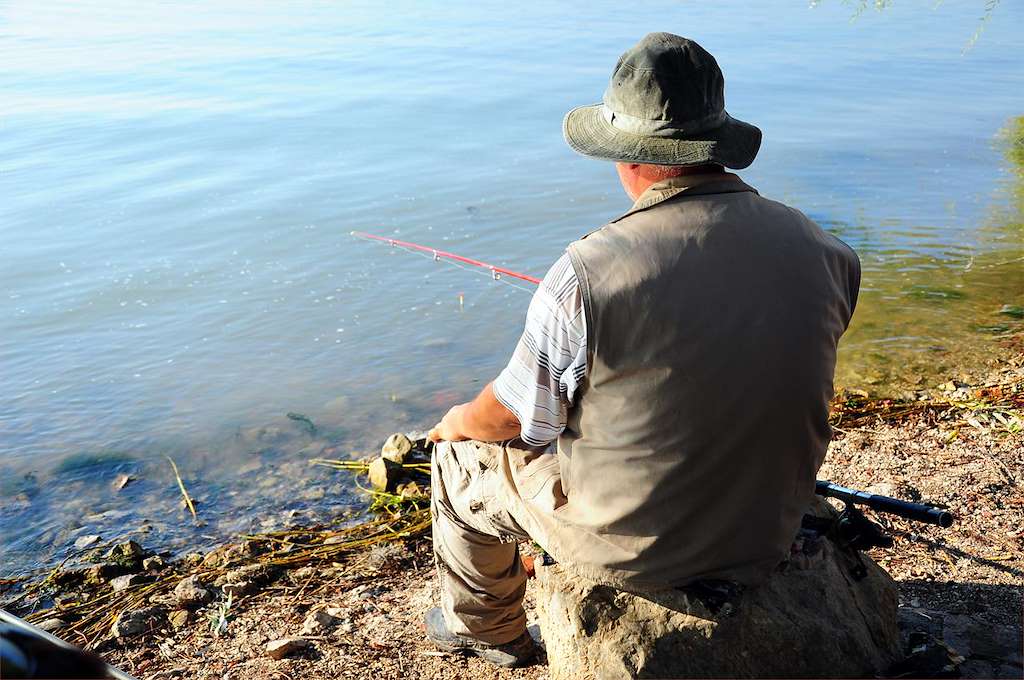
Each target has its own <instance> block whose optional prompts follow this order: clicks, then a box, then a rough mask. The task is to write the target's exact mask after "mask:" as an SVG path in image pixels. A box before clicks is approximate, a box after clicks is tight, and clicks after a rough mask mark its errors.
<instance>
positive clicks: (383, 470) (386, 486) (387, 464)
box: [367, 458, 402, 491]
mask: <svg viewBox="0 0 1024 680" xmlns="http://www.w3.org/2000/svg"><path fill="white" fill-rule="evenodd" d="M367 474H368V475H369V477H370V484H372V485H373V488H375V489H379V490H380V491H391V490H394V487H395V482H396V481H398V478H399V477H400V476H401V475H402V467H401V466H400V465H398V464H397V463H395V462H394V461H392V460H388V459H387V458H377V459H376V460H374V461H373V462H372V463H370V468H369V470H368V471H367Z"/></svg>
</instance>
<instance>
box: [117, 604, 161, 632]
mask: <svg viewBox="0 0 1024 680" xmlns="http://www.w3.org/2000/svg"><path fill="white" fill-rule="evenodd" d="M162 615H163V610H162V609H160V608H159V607H146V608H144V609H135V610H133V611H128V612H121V613H120V614H118V615H117V618H115V619H114V624H113V625H112V626H111V628H110V632H111V633H112V634H113V636H114V637H119V638H124V637H132V636H134V635H141V634H142V633H145V632H147V631H148V630H150V629H151V628H153V627H154V626H155V625H156V624H157V623H158V622H159V619H160V617H161V616H162Z"/></svg>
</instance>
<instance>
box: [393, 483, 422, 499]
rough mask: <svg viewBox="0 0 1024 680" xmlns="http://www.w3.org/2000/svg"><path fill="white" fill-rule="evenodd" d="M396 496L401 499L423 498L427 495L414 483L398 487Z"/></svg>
mask: <svg viewBox="0 0 1024 680" xmlns="http://www.w3.org/2000/svg"><path fill="white" fill-rule="evenodd" d="M398 495H399V496H401V497H402V498H423V497H425V496H427V495H428V494H427V493H426V492H425V491H424V490H423V487H421V486H420V485H419V484H417V483H416V482H409V483H408V484H402V485H401V486H399V487H398Z"/></svg>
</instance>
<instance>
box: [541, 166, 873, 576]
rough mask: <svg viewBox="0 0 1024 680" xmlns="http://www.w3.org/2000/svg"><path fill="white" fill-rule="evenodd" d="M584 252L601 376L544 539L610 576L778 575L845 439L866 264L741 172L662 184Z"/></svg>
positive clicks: (562, 449) (580, 410)
mask: <svg viewBox="0 0 1024 680" xmlns="http://www.w3.org/2000/svg"><path fill="white" fill-rule="evenodd" d="M569 254H570V257H571V259H572V263H573V266H574V268H575V270H576V274H577V276H578V277H579V280H580V286H581V289H582V293H583V300H584V305H585V313H586V322H587V342H588V358H589V365H588V374H587V380H586V383H585V384H584V385H583V386H582V388H581V392H580V393H578V394H577V398H576V404H575V406H574V407H573V408H572V409H571V410H570V414H569V423H568V427H567V428H566V430H565V432H564V433H563V434H562V436H561V437H560V438H559V440H558V462H559V468H560V473H561V485H562V489H561V490H562V493H564V495H565V497H566V498H567V501H566V502H565V503H564V504H561V506H560V507H557V508H554V509H552V512H551V513H550V514H549V515H548V516H546V517H543V518H538V519H539V520H540V524H542V525H543V528H542V529H541V533H543V534H544V536H543V538H542V537H538V539H539V540H542V542H543V543H544V544H545V547H547V548H548V550H549V551H550V552H551V553H552V554H553V555H554V556H555V558H556V559H558V560H559V561H564V562H571V563H573V564H574V565H576V566H577V567H578V568H580V569H581V570H582V571H583V572H584V573H587V574H589V575H591V576H593V577H595V578H598V579H602V580H608V581H613V582H620V583H632V584H636V585H643V586H665V585H682V584H684V583H687V582H690V581H694V580H697V579H728V580H733V581H738V582H741V583H748V584H754V583H757V582H759V581H761V580H763V579H764V578H765V577H766V576H767V575H768V573H769V572H770V571H771V570H772V569H773V568H774V567H775V566H776V565H778V563H779V562H780V561H781V560H782V559H783V558H784V557H785V556H786V555H787V554H788V550H789V547H790V544H791V542H792V540H793V538H794V536H795V534H796V531H797V529H798V526H799V523H800V518H801V516H802V514H803V512H804V510H805V509H806V508H807V507H808V505H809V503H810V501H811V498H812V495H813V489H814V480H815V475H816V474H817V471H818V468H819V467H820V465H821V462H822V460H823V458H824V456H825V450H826V447H827V445H828V442H829V439H830V437H831V430H830V428H829V425H828V422H827V420H828V405H829V400H830V399H831V397H832V391H833V388H832V378H833V372H834V369H835V362H836V346H837V344H838V343H839V337H840V336H841V335H842V334H843V331H844V330H845V329H846V327H847V324H848V323H849V321H850V316H851V314H852V313H853V307H854V304H855V302H856V296H857V290H858V287H859V282H860V263H859V261H858V259H857V256H856V254H855V253H854V252H853V250H852V249H851V248H850V247H849V246H847V245H846V244H844V243H843V242H842V241H840V240H839V239H837V238H835V237H833V236H831V235H829V234H828V233H826V232H825V231H823V230H822V229H821V228H820V227H819V226H818V225H816V224H815V223H814V222H812V221H811V220H809V219H808V218H807V217H805V216H804V215H803V214H802V213H800V212H799V211H797V210H794V209H792V208H788V207H786V206H784V205H782V204H780V203H776V202H774V201H770V200H767V199H765V198H762V197H761V196H759V195H758V194H757V192H756V191H754V189H752V188H751V187H749V186H747V185H746V184H744V183H743V182H741V181H740V180H739V179H738V178H737V177H735V176H733V175H724V176H723V175H715V176H691V177H680V178H673V179H669V180H667V181H665V182H661V183H658V184H656V185H654V186H652V187H651V188H650V189H648V190H647V191H646V192H645V193H644V194H643V195H642V196H641V197H640V199H639V200H638V201H637V203H636V205H634V207H633V209H632V210H630V211H629V212H628V213H626V214H625V215H624V216H622V217H620V218H619V219H617V220H615V221H613V222H611V223H609V224H607V225H605V226H604V227H602V228H601V229H598V230H597V231H595V232H593V233H591V234H589V235H588V236H586V237H584V238H583V239H581V240H579V241H577V242H575V243H573V244H572V245H571V246H570V247H569Z"/></svg>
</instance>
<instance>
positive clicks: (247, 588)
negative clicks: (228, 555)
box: [220, 581, 258, 597]
mask: <svg viewBox="0 0 1024 680" xmlns="http://www.w3.org/2000/svg"><path fill="white" fill-rule="evenodd" d="M220 590H221V592H222V593H224V594H225V595H230V596H231V597H239V596H241V595H248V594H249V593H251V592H254V591H256V590H258V588H257V586H256V584H255V583H253V582H252V581H238V582H237V583H225V584H224V585H222V586H221V587H220Z"/></svg>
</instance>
